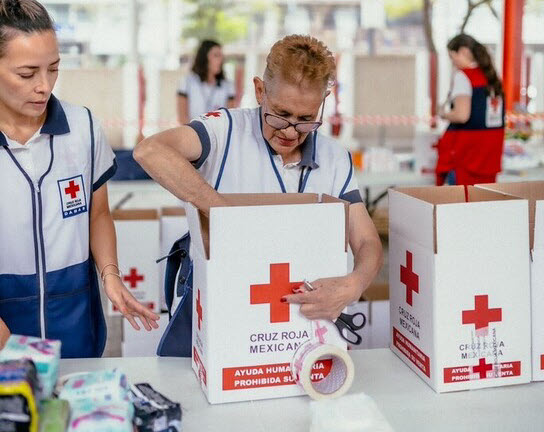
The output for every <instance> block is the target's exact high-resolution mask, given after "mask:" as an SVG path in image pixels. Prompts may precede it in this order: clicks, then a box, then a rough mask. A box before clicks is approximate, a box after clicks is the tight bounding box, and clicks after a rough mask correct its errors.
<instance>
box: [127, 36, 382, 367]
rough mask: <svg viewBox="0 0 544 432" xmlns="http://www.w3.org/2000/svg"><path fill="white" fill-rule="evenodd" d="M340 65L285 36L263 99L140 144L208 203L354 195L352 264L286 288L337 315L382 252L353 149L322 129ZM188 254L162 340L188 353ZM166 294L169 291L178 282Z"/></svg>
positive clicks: (159, 177)
mask: <svg viewBox="0 0 544 432" xmlns="http://www.w3.org/2000/svg"><path fill="white" fill-rule="evenodd" d="M335 71H336V65H335V61H334V57H333V55H332V54H331V52H330V51H329V50H328V49H327V48H326V47H325V45H324V44H323V43H322V42H320V41H318V40H317V39H315V38H313V37H311V36H298V35H292V36H287V37H285V38H284V39H282V40H280V41H278V42H277V43H276V44H275V45H274V46H273V47H272V49H271V51H270V53H269V54H268V57H267V65H266V70H265V73H264V77H263V79H261V78H258V77H255V78H254V80H253V82H254V85H255V96H256V99H257V102H258V103H259V107H258V108H252V109H232V110H229V109H226V108H222V109H220V110H217V111H214V112H209V113H207V114H204V115H202V116H201V117H200V118H198V119H195V120H194V121H192V122H191V123H189V125H187V126H181V127H178V128H175V129H171V130H168V131H164V132H161V133H159V134H157V135H154V136H152V137H149V138H147V139H146V140H144V141H142V142H141V143H139V144H138V145H137V146H136V149H135V151H134V157H135V158H136V160H137V161H138V162H139V163H140V164H141V165H142V166H143V168H144V169H145V170H146V171H147V172H148V173H149V174H150V175H151V176H152V177H153V178H154V179H155V180H156V181H158V182H159V183H160V184H161V185H163V186H164V187H165V188H166V189H168V190H169V191H170V192H172V193H173V194H174V195H175V196H177V197H178V198H180V199H182V200H183V201H188V202H190V203H192V204H194V205H195V206H196V207H198V208H200V209H201V210H202V211H204V212H208V211H209V208H210V207H211V206H217V205H219V206H221V205H226V204H227V203H226V201H225V199H224V198H223V196H222V195H221V194H222V193H267V192H268V193H270V192H275V193H282V192H295V193H296V192H312V193H326V194H329V195H333V196H336V197H339V198H342V199H344V200H346V201H349V202H350V207H349V241H350V246H351V249H352V251H353V254H354V257H355V266H354V270H353V272H352V273H350V274H348V275H346V276H344V277H334V278H324V279H319V280H316V281H312V285H313V287H314V288H315V289H314V290H312V291H311V292H301V293H296V294H293V295H288V296H285V298H284V301H286V302H289V303H300V304H301V308H300V311H301V312H302V314H304V315H305V316H306V317H307V318H309V319H321V318H324V319H336V318H337V317H338V316H339V314H340V312H341V311H342V309H343V308H344V307H345V306H346V305H348V304H350V303H352V302H353V301H356V300H358V299H359V298H360V296H361V294H362V292H363V291H364V290H365V289H366V288H367V287H368V286H369V285H370V283H371V282H372V280H373V279H374V277H375V276H376V273H377V272H378V270H379V268H380V266H381V262H382V247H381V242H380V239H379V237H378V234H377V232H376V229H375V227H374V224H373V223H372V220H371V219H370V217H369V215H368V213H367V211H366V209H365V206H364V204H363V203H362V200H361V195H360V193H359V188H358V186H357V182H356V180H355V177H354V175H353V164H352V160H351V156H350V154H349V153H348V151H347V150H346V149H345V148H343V147H342V146H341V145H340V144H339V143H338V142H336V141H335V140H333V139H331V138H328V137H325V136H323V135H320V134H318V133H317V129H318V128H319V126H321V124H322V120H323V105H324V103H325V98H326V97H327V96H328V94H329V93H330V92H329V87H330V85H331V84H332V83H333V82H334V78H335ZM278 223H279V224H281V223H282V222H281V221H278ZM187 243H188V242H187V239H181V240H180V241H179V242H178V245H177V246H175V247H174V248H173V250H172V254H171V256H170V258H169V259H170V261H171V263H173V264H179V261H188V259H189V258H188V255H187V251H188V249H187V246H188V245H187ZM176 253H178V256H177V258H176ZM186 264H187V263H185V265H182V266H181V270H180V271H179V275H178V278H177V281H178V282H177V284H178V286H183V289H182V290H178V292H181V293H182V294H184V296H183V297H182V299H181V301H180V303H179V306H178V308H177V309H176V312H175V315H174V320H171V321H170V323H169V325H168V328H167V330H166V333H165V335H164V336H163V340H162V341H161V344H160V345H159V353H160V354H164V355H183V356H190V348H191V328H190V327H191V317H190V314H191V313H192V310H191V306H190V305H191V300H190V297H191V293H192V291H191V287H190V280H191V270H190V266H189V265H186ZM171 267H172V266H171ZM167 268H168V266H167ZM175 272H176V270H175V266H174V269H173V270H171V271H167V274H166V278H167V280H168V278H172V276H174V277H175ZM165 288H168V285H166V286H165ZM166 294H167V300H170V299H169V296H168V294H171V289H170V293H169V292H166ZM183 308H185V309H183ZM178 323H179V324H178ZM172 333H173V335H172V336H171V337H169V336H170V334H172Z"/></svg>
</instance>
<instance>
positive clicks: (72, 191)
mask: <svg viewBox="0 0 544 432" xmlns="http://www.w3.org/2000/svg"><path fill="white" fill-rule="evenodd" d="M78 192H79V185H77V184H76V182H75V181H73V180H70V183H69V184H68V187H67V188H64V193H65V194H66V195H70V198H72V199H74V198H75V197H76V196H77V193H78Z"/></svg>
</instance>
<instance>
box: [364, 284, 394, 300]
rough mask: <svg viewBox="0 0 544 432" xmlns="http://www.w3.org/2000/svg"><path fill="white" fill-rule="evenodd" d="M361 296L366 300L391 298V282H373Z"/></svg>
mask: <svg viewBox="0 0 544 432" xmlns="http://www.w3.org/2000/svg"><path fill="white" fill-rule="evenodd" d="M361 298H362V299H363V300H366V301H378V300H389V284H386V283H382V284H372V285H370V286H369V287H368V288H367V290H366V291H365V292H364V293H363V295H362V296H361Z"/></svg>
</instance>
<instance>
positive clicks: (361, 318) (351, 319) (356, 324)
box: [338, 312, 366, 330]
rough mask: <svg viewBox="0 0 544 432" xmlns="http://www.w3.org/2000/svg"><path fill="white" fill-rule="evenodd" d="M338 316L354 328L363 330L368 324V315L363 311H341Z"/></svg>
mask: <svg viewBox="0 0 544 432" xmlns="http://www.w3.org/2000/svg"><path fill="white" fill-rule="evenodd" d="M338 318H340V319H341V320H342V321H343V322H344V323H345V324H346V325H348V326H349V327H350V328H351V329H352V330H361V329H362V328H363V327H364V326H365V324H366V316H365V314H364V313H362V312H357V313H354V314H346V313H341V314H340V316H339V317H338Z"/></svg>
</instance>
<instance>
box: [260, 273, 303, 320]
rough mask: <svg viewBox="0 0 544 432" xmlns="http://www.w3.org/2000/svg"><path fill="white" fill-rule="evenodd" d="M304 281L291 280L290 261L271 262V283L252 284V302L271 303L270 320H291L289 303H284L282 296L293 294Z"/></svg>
mask: <svg viewBox="0 0 544 432" xmlns="http://www.w3.org/2000/svg"><path fill="white" fill-rule="evenodd" d="M300 285H302V282H291V281H290V280H289V263H283V264H270V283H268V284H258V285H251V286H250V304H266V303H269V304H270V322H271V323H277V322H288V321H289V319H290V318H289V303H282V302H281V298H282V297H283V296H285V295H288V294H293V288H296V287H299V286H300Z"/></svg>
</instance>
